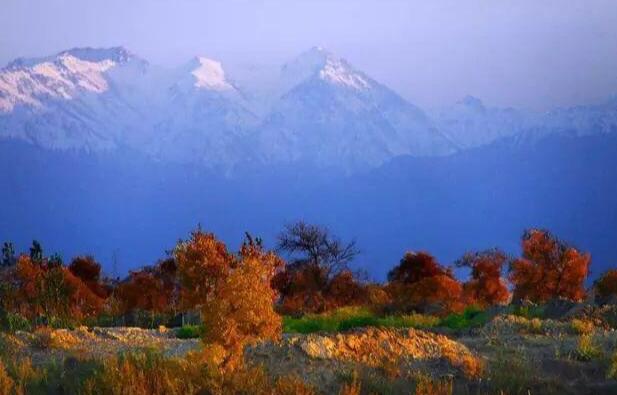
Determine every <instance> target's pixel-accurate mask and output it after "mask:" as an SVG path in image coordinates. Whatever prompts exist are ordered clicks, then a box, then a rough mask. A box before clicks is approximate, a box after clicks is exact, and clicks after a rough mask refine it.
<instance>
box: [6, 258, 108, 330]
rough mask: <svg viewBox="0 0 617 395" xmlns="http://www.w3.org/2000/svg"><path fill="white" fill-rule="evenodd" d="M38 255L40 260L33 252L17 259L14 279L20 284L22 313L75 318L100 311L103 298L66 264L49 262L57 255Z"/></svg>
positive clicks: (32, 315) (18, 297)
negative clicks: (48, 256)
mask: <svg viewBox="0 0 617 395" xmlns="http://www.w3.org/2000/svg"><path fill="white" fill-rule="evenodd" d="M35 256H36V255H35ZM38 258H39V259H40V261H36V262H35V261H33V260H32V259H31V257H30V256H28V255H21V256H20V257H19V259H18V260H17V264H16V268H15V272H14V276H15V277H14V281H15V282H16V283H17V284H18V287H17V290H18V291H17V292H18V293H17V295H16V298H17V299H18V300H19V303H18V309H19V312H20V313H21V314H23V315H25V316H27V317H29V318H31V319H36V318H39V317H45V318H46V319H48V320H50V319H60V320H63V321H67V320H69V321H74V320H79V319H82V318H85V317H90V316H94V315H96V314H98V313H99V312H100V310H101V308H102V305H103V300H102V298H100V297H98V296H97V295H95V294H94V293H93V292H92V291H91V290H90V289H89V288H88V287H87V286H86V285H85V284H84V283H83V282H82V281H81V280H80V279H79V278H77V277H76V276H74V275H73V274H72V273H71V272H70V271H69V270H68V269H67V268H66V267H64V266H62V265H61V264H56V263H52V264H51V265H50V264H49V262H56V261H57V260H56V259H52V260H49V259H45V258H41V257H40V256H38ZM38 262H41V263H38Z"/></svg>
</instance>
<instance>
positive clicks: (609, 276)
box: [594, 269, 617, 303]
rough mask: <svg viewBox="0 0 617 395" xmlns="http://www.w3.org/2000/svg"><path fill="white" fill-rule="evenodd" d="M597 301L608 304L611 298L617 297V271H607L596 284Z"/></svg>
mask: <svg viewBox="0 0 617 395" xmlns="http://www.w3.org/2000/svg"><path fill="white" fill-rule="evenodd" d="M594 287H595V290H596V300H598V302H600V303H605V302H607V301H608V300H609V299H610V298H614V297H617V270H615V269H613V270H607V271H606V272H605V273H604V274H603V275H602V276H600V278H599V279H598V280H596V282H595V284H594Z"/></svg>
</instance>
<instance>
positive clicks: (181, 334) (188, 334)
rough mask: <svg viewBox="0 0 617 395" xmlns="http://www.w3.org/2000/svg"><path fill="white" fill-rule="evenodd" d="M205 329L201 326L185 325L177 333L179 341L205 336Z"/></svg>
mask: <svg viewBox="0 0 617 395" xmlns="http://www.w3.org/2000/svg"><path fill="white" fill-rule="evenodd" d="M203 333H204V328H203V326H201V325H184V326H183V327H181V328H179V329H178V330H177V331H176V337H177V338H178V339H197V338H200V337H201V336H203Z"/></svg>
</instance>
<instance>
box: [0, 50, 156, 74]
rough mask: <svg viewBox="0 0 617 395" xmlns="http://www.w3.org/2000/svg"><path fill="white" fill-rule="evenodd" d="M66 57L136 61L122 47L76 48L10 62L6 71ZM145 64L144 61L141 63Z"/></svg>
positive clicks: (94, 60)
mask: <svg viewBox="0 0 617 395" xmlns="http://www.w3.org/2000/svg"><path fill="white" fill-rule="evenodd" d="M68 57H73V58H76V59H79V60H81V61H85V62H91V63H101V62H105V61H108V62H113V63H118V64H124V63H127V62H129V61H130V60H132V59H137V56H136V55H134V54H133V53H132V52H130V51H128V50H127V49H126V48H124V47H110V48H92V47H77V48H71V49H67V50H64V51H61V52H58V53H57V54H55V55H51V56H45V57H39V58H17V59H15V60H13V61H12V62H10V63H9V64H8V65H7V66H6V69H19V68H24V67H34V66H36V65H37V64H40V63H46V62H54V61H59V60H62V59H66V58H68ZM143 62H145V61H143Z"/></svg>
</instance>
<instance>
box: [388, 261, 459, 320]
mask: <svg viewBox="0 0 617 395" xmlns="http://www.w3.org/2000/svg"><path fill="white" fill-rule="evenodd" d="M388 280H389V283H388V285H387V287H386V290H387V292H388V293H389V295H390V296H391V298H392V303H393V307H394V309H396V310H402V311H412V310H417V311H421V312H432V313H435V314H446V313H448V312H452V311H459V310H461V309H462V307H463V304H462V302H461V296H462V285H461V284H460V282H459V281H457V280H456V279H455V278H454V276H453V274H452V272H451V270H449V269H447V268H444V267H443V266H441V265H440V264H439V263H438V262H437V260H436V259H435V258H434V257H433V256H432V255H430V254H428V253H426V252H418V253H414V252H408V253H406V254H405V256H404V257H403V259H401V261H400V264H399V265H398V266H396V267H395V268H394V269H392V270H391V271H390V273H388Z"/></svg>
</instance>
